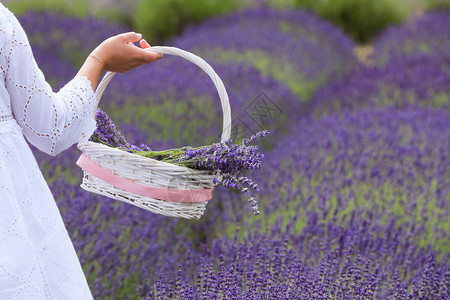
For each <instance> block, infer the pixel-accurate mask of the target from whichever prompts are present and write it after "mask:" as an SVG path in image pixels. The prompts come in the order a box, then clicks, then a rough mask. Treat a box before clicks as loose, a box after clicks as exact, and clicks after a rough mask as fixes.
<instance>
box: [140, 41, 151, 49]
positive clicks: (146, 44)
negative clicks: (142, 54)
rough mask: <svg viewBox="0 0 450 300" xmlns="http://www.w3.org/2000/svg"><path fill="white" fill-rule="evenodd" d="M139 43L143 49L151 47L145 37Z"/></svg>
mask: <svg viewBox="0 0 450 300" xmlns="http://www.w3.org/2000/svg"><path fill="white" fill-rule="evenodd" d="M139 45H141V48H142V49H147V48H150V44H149V43H148V42H147V41H146V40H144V39H142V40H140V42H139Z"/></svg>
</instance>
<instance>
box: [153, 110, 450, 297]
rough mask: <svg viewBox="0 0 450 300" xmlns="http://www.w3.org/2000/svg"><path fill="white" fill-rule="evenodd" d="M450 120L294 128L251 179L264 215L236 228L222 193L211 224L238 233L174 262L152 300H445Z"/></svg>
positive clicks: (426, 116)
mask: <svg viewBox="0 0 450 300" xmlns="http://www.w3.org/2000/svg"><path fill="white" fill-rule="evenodd" d="M449 122H450V115H449V114H448V113H446V112H436V111H434V110H431V109H423V108H414V109H412V108H411V109H406V110H405V111H399V110H396V109H393V108H389V109H384V110H378V111H360V112H354V113H346V114H343V115H342V116H336V115H333V116H328V117H326V118H320V119H318V120H314V119H312V118H311V119H309V118H308V119H304V120H301V121H299V122H298V123H297V125H296V126H297V128H299V129H301V130H298V131H297V132H296V133H295V135H292V136H289V137H286V138H285V139H283V141H282V143H281V144H280V146H279V147H277V148H275V149H274V150H273V151H272V152H271V153H269V155H268V156H266V158H265V164H264V166H263V168H262V171H263V172H258V173H257V174H255V175H254V176H255V179H257V180H258V182H259V181H260V182H262V184H261V191H262V194H261V199H260V202H261V203H262V206H263V208H264V210H263V215H264V216H265V217H264V219H261V220H260V221H257V222H255V223H251V224H248V225H240V224H239V220H242V215H241V214H240V213H239V211H240V210H239V203H237V201H236V200H233V198H234V196H233V195H232V194H229V193H221V194H220V195H219V197H220V202H221V205H222V206H223V205H225V207H224V209H223V211H224V212H222V213H221V214H220V216H221V218H224V220H223V223H219V224H217V223H218V222H221V221H220V220H217V219H216V218H215V219H214V221H213V222H214V223H215V226H217V227H219V228H220V227H221V225H220V224H225V223H226V222H233V221H234V222H236V221H237V222H238V224H237V225H236V226H235V228H236V229H237V230H239V231H236V232H235V233H234V235H233V236H234V237H226V236H219V237H217V238H215V239H214V240H212V241H211V242H210V243H209V244H208V245H205V246H204V247H201V248H200V250H197V253H198V252H199V253H198V254H195V255H194V254H190V256H191V258H190V259H189V260H188V263H185V260H179V262H180V264H182V265H183V266H182V267H181V269H182V271H183V273H184V274H183V275H180V274H179V272H178V271H177V270H176V266H173V270H172V271H171V272H167V271H166V272H164V274H161V275H160V277H159V278H158V280H157V281H156V283H155V284H154V289H153V291H152V292H151V293H150V294H149V297H153V298H157V299H170V298H171V297H173V298H177V297H181V298H189V297H192V298H194V299H214V298H218V299H220V298H230V299H249V298H255V299H259V298H267V297H269V296H273V297H274V299H302V298H308V296H311V295H316V297H317V298H321V299H328V298H330V297H331V298H332V297H337V298H339V299H345V298H358V297H359V298H367V299H373V298H374V299H387V298H389V297H392V296H393V295H395V297H397V299H408V298H413V299H416V298H420V297H422V298H425V299H446V298H447V297H448V296H449V294H448V288H447V286H448V280H449V275H450V264H448V257H449V252H448V251H447V250H446V243H447V240H448V234H449V232H448V228H449V222H448V211H449V209H450V207H449V202H448V199H449V198H448V197H449V195H450V185H449V181H448V174H450V169H449V167H450V163H449V161H450V153H449V152H448V149H450V144H449V143H450V130H448V128H450V127H449V126H448V125H449ZM443 128H445V129H444V130H443ZM294 136H295V138H294ZM296 170H302V172H296ZM274 199H276V201H274ZM230 211H231V212H233V213H231V215H233V214H234V215H235V217H232V216H229V217H228V218H227V217H225V212H230ZM281 212H282V213H281ZM229 218H231V219H229ZM245 222H248V221H245ZM190 251H195V250H190ZM191 259H194V260H195V261H194V262H192V263H191V262H190V260H191ZM198 265H200V266H201V267H200V268H198V267H197V266H198ZM445 274H446V275H445ZM144 299H145V298H144Z"/></svg>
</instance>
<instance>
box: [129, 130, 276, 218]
mask: <svg viewBox="0 0 450 300" xmlns="http://www.w3.org/2000/svg"><path fill="white" fill-rule="evenodd" d="M268 134H269V132H268V131H266V130H264V131H260V132H258V133H257V134H255V135H252V136H251V137H250V138H249V139H244V140H243V141H242V142H241V143H240V144H233V140H231V139H230V140H227V141H225V142H221V143H215V144H212V145H208V146H202V147H197V148H192V147H183V148H176V149H169V150H163V151H139V152H136V154H139V155H142V156H145V157H149V158H153V159H157V160H160V161H164V162H168V163H172V164H176V165H179V166H183V167H188V168H192V169H197V170H211V171H217V170H220V171H221V174H222V175H223V176H222V178H221V179H220V180H219V179H217V178H215V180H214V182H215V183H216V184H219V183H221V184H222V185H223V186H224V187H226V188H234V189H237V190H239V191H240V192H241V193H244V194H246V195H247V196H248V197H249V198H248V201H249V203H250V206H251V208H252V210H253V212H254V214H255V215H259V209H258V203H257V201H256V199H255V197H253V196H252V195H251V191H252V190H253V191H259V188H258V185H257V184H256V183H255V182H253V181H252V180H251V179H250V178H248V177H246V176H244V175H243V174H242V171H243V170H256V169H260V168H261V160H262V158H263V157H264V154H262V153H260V152H259V148H258V146H256V145H251V144H252V143H255V142H257V141H259V140H261V139H262V138H264V137H265V136H267V135H268Z"/></svg>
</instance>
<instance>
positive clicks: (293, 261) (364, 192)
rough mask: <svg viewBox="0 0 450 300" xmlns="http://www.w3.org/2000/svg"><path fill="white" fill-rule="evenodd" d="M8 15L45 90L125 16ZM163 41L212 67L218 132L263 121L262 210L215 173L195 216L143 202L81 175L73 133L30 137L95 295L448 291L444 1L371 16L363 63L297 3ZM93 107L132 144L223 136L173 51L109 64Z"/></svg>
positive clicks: (449, 145)
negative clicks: (112, 68) (91, 185)
mask: <svg viewBox="0 0 450 300" xmlns="http://www.w3.org/2000/svg"><path fill="white" fill-rule="evenodd" d="M42 18H45V20H46V22H45V23H44V22H42V21H41V20H42ZM19 19H20V21H21V23H22V25H23V26H24V28H25V31H26V32H27V34H28V36H29V39H30V42H31V44H32V47H33V52H34V55H35V58H36V60H37V61H38V64H39V66H40V67H41V69H42V70H43V72H44V74H45V75H46V78H47V80H48V81H49V82H50V83H51V85H52V86H53V87H54V89H55V90H58V89H59V88H61V87H62V86H63V85H64V83H66V82H67V81H68V80H70V79H71V78H72V77H73V76H74V75H75V74H76V72H77V67H79V66H80V64H81V63H82V62H83V60H84V59H85V57H86V56H87V55H88V54H89V53H90V51H92V50H93V48H95V46H96V45H97V44H99V43H100V42H101V41H103V40H104V39H106V38H107V37H109V36H111V35H114V34H118V33H121V32H123V31H128V30H132V29H130V28H126V27H123V26H120V25H117V24H111V23H107V22H104V21H100V20H96V19H92V18H87V19H76V18H69V17H62V16H60V15H57V14H53V13H49V12H45V13H32V12H30V13H27V14H25V15H23V16H20V18H19ZM49 28H51V30H49ZM167 45H171V46H177V47H180V48H183V49H186V50H188V51H191V52H193V53H196V54H198V55H199V56H201V57H203V58H205V59H206V60H207V61H208V62H209V63H210V64H211V65H212V66H213V68H214V69H215V70H216V72H217V73H218V75H219V76H220V77H221V78H222V79H223V81H224V84H225V86H226V88H227V91H228V93H229V96H230V103H231V108H232V114H233V122H234V127H233V133H232V137H234V138H235V139H236V140H239V139H240V138H243V137H248V136H250V135H251V134H252V133H254V132H257V131H258V130H262V129H266V130H269V131H270V132H271V134H270V135H269V136H268V137H266V138H265V141H264V142H263V144H262V146H261V147H262V149H263V150H262V151H263V152H264V154H265V157H264V159H263V163H262V168H261V169H260V170H255V171H251V172H249V173H248V176H250V177H251V178H253V179H254V181H255V182H257V183H258V184H259V186H260V189H261V191H260V192H259V193H258V194H257V195H256V196H257V198H258V202H259V208H260V211H261V214H260V215H259V216H255V215H253V213H252V211H251V208H250V205H248V203H247V201H246V199H245V197H244V196H242V195H241V194H239V193H237V192H233V191H230V190H228V189H225V188H222V187H217V188H216V189H215V191H214V194H213V200H212V201H210V202H209V203H208V206H207V209H206V212H205V214H204V215H203V216H202V218H201V219H200V220H198V221H189V220H183V219H175V218H168V217H163V216H160V215H154V214H151V213H149V212H147V211H144V210H142V209H139V208H137V207H134V206H131V205H127V204H124V203H121V202H119V201H114V200H111V199H108V198H105V197H102V196H98V195H95V194H91V193H88V192H86V191H84V190H82V189H81V188H80V187H79V185H80V183H81V176H82V172H81V170H80V169H79V168H78V167H77V166H76V165H75V161H76V160H77V158H78V156H79V154H80V151H79V150H78V149H76V147H75V146H73V147H72V148H70V149H69V150H67V151H65V152H63V153H62V154H60V155H58V156H56V157H49V156H46V155H45V154H42V153H39V152H38V151H37V150H35V149H33V150H34V153H35V155H36V157H37V159H38V162H39V164H40V167H41V170H42V171H43V173H44V176H45V177H46V179H47V181H48V182H49V186H50V189H51V190H52V192H53V195H54V196H55V199H56V200H57V202H58V206H59V208H60V210H61V213H62V216H63V219H64V222H65V224H66V227H67V229H68V231H69V233H70V236H71V238H72V240H73V242H74V244H75V248H76V250H77V253H78V256H79V258H80V260H81V262H82V265H83V269H84V271H85V274H86V276H87V279H88V282H89V285H90V288H91V290H92V293H93V295H94V297H95V299H143V300H147V299H450V262H449V256H450V242H449V240H450V216H449V208H450V13H443V12H440V13H437V12H434V13H427V14H424V15H422V16H420V17H416V18H414V19H411V20H409V21H408V22H407V23H406V24H403V25H398V26H395V27H392V28H390V29H388V30H386V31H385V32H383V33H382V34H381V35H379V36H378V37H377V38H376V39H375V40H374V42H373V48H374V50H373V52H372V53H371V54H370V56H369V57H368V59H367V61H365V62H364V63H362V62H360V61H359V60H358V58H357V57H356V55H355V51H354V49H355V47H356V43H355V42H354V41H353V40H352V39H351V38H350V37H348V36H347V35H346V34H345V33H343V32H342V31H341V30H340V29H338V28H337V27H335V26H333V25H331V24H330V23H328V22H327V21H324V20H322V19H320V18H318V17H317V16H315V15H313V14H312V13H308V12H305V11H278V10H272V9H269V8H259V9H255V8H253V9H249V10H244V11H240V12H235V13H231V14H228V15H224V16H219V17H215V18H213V19H211V20H208V21H206V22H204V23H202V24H199V25H196V26H192V27H190V28H189V29H188V30H186V31H184V33H183V34H181V35H179V36H177V37H175V38H174V39H173V40H172V41H170V44H167ZM100 107H101V108H102V109H103V110H104V111H105V112H106V113H107V114H108V115H109V116H110V117H111V118H112V119H113V120H114V122H115V123H116V125H117V127H118V128H119V129H120V130H121V132H122V133H123V134H124V135H125V136H126V138H127V140H128V141H129V142H130V143H133V144H136V145H140V144H141V143H145V144H147V145H150V146H151V147H152V149H161V150H162V149H168V148H172V147H181V146H185V145H191V146H200V145H207V144H210V143H213V142H217V141H218V140H219V139H220V134H221V121H222V113H221V107H220V105H219V101H218V97H217V92H216V90H215V88H214V86H213V84H212V82H211V81H210V79H209V78H208V77H207V75H205V74H204V73H203V71H201V70H200V69H198V68H197V67H195V66H194V65H192V64H190V63H187V62H185V61H183V60H182V59H180V58H176V57H169V56H168V55H166V56H165V57H164V58H163V59H162V60H160V61H158V62H156V63H154V64H151V65H148V66H143V67H140V68H138V69H136V70H133V71H131V72H129V73H126V74H120V75H117V76H116V77H115V78H114V79H113V81H112V82H111V84H110V85H109V86H108V89H107V91H106V92H105V94H104V96H103V99H102V102H101V103H100Z"/></svg>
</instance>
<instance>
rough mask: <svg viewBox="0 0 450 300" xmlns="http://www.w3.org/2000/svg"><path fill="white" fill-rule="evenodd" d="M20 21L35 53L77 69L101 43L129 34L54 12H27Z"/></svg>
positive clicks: (118, 27) (101, 22)
mask: <svg viewBox="0 0 450 300" xmlns="http://www.w3.org/2000/svg"><path fill="white" fill-rule="evenodd" d="M42 20H45V22H43V21H42ZM19 21H20V23H21V25H22V26H23V28H24V30H25V32H26V33H27V36H28V39H29V40H30V43H31V45H32V46H33V49H34V47H40V48H41V49H42V50H43V51H46V53H47V55H48V57H50V58H59V59H62V60H65V61H67V62H70V63H71V64H72V65H73V66H75V67H80V66H81V65H82V63H83V62H84V60H85V59H86V57H87V55H88V54H89V53H90V52H91V51H92V50H94V49H95V47H97V46H98V45H99V44H100V43H101V42H102V41H104V40H106V39H107V38H109V37H111V36H113V35H116V34H119V33H123V32H126V31H129V30H128V29H126V28H123V27H121V26H118V25H116V24H112V23H108V22H105V21H101V20H97V19H94V18H92V17H88V18H85V19H80V18H72V17H66V16H62V15H59V14H57V13H54V12H40V13H37V12H28V13H26V14H25V15H22V16H20V17H19ZM74 75H75V74H74Z"/></svg>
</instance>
